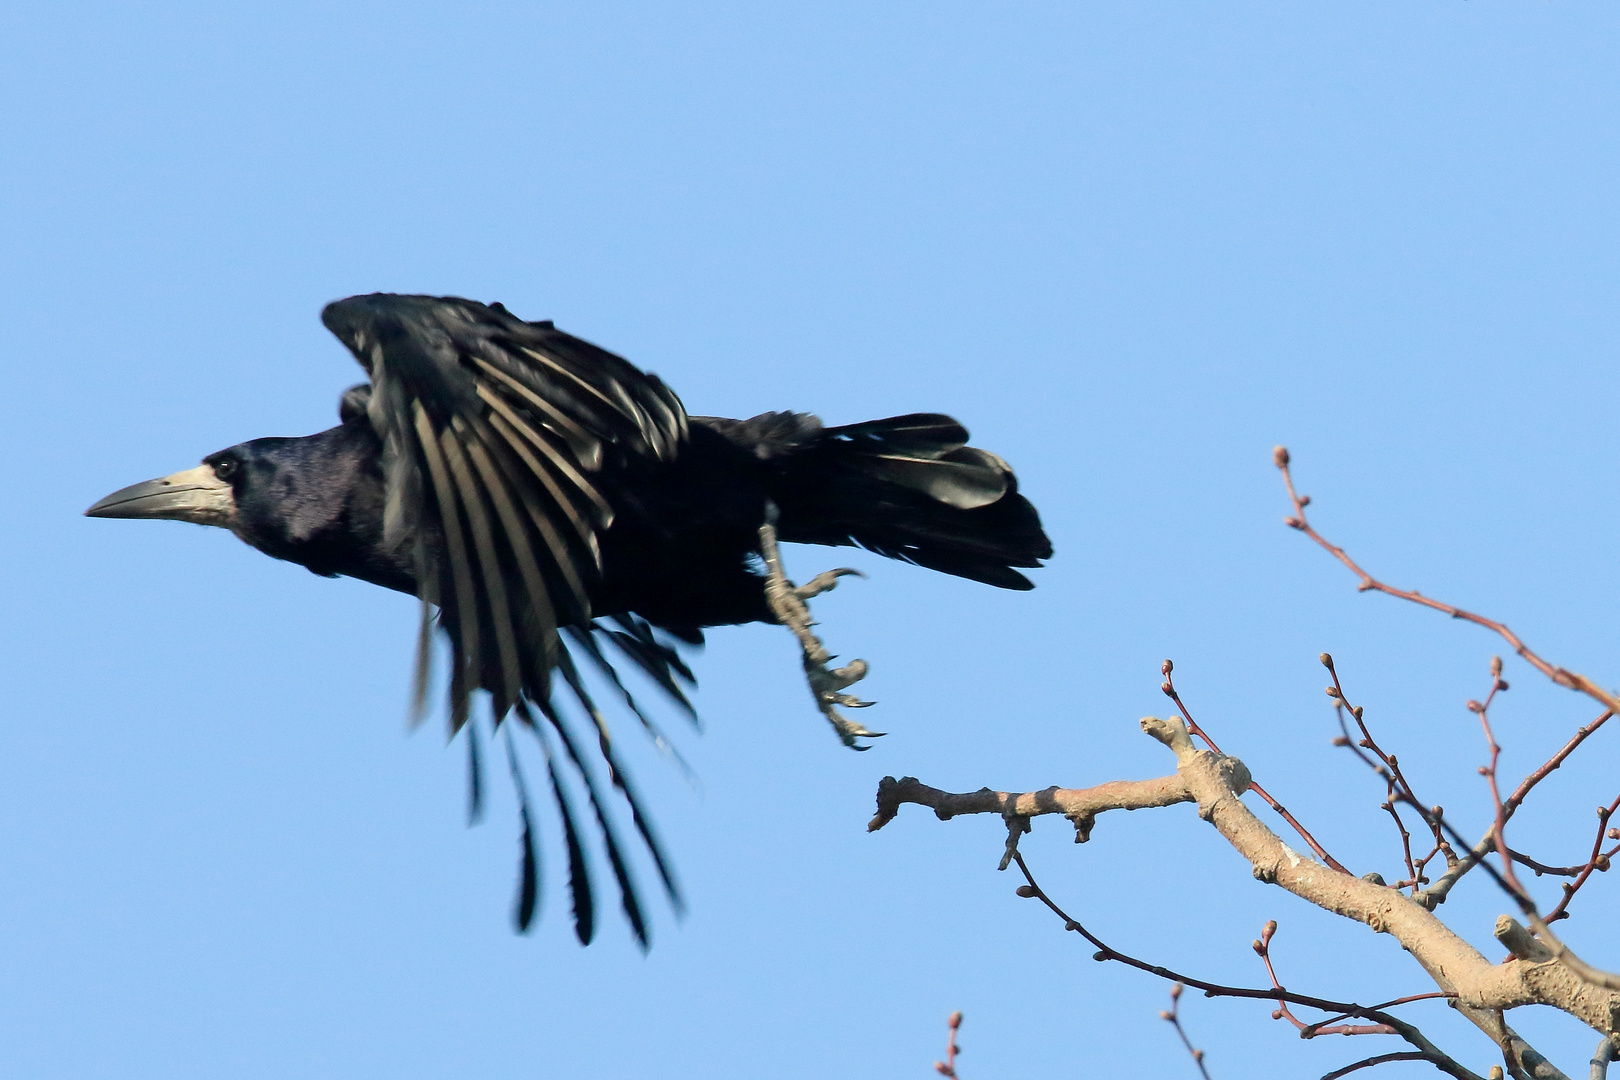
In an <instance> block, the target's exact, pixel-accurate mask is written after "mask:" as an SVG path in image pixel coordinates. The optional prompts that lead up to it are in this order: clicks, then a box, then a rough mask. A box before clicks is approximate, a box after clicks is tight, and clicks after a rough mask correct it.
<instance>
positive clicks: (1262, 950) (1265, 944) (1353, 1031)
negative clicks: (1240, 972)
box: [1251, 919, 1454, 1039]
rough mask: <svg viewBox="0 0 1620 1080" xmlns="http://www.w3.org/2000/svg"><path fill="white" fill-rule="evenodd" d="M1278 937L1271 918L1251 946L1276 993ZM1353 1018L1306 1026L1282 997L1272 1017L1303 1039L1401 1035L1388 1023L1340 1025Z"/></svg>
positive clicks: (1414, 997) (1435, 994) (1344, 1016)
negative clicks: (1274, 943)
mask: <svg viewBox="0 0 1620 1080" xmlns="http://www.w3.org/2000/svg"><path fill="white" fill-rule="evenodd" d="M1276 934H1277V920H1276V919H1272V920H1271V921H1269V922H1267V923H1266V925H1265V926H1264V927H1262V928H1261V930H1260V936H1259V937H1258V938H1256V939H1255V940H1254V941H1253V942H1252V943H1251V944H1252V947H1253V949H1254V951H1255V953H1257V954H1258V955H1259V957H1260V959H1261V960H1264V961H1265V963H1266V974H1267V975H1269V976H1270V977H1271V985H1272V987H1273V988H1274V989H1276V990H1281V989H1282V988H1283V985H1282V983H1281V982H1279V981H1278V980H1277V969H1276V968H1274V967H1272V965H1271V939H1272V938H1273V937H1275V936H1276ZM1450 996H1454V995H1449V994H1447V993H1445V992H1444V991H1433V992H1430V993H1427V994H1409V995H1407V996H1406V997H1403V998H1396V999H1395V1000H1394V1001H1391V1002H1386V1003H1385V1004H1383V1005H1375V1006H1373V1009H1374V1010H1375V1011H1380V1012H1381V1011H1383V1010H1384V1009H1388V1008H1391V1007H1393V1006H1395V1005H1404V1004H1406V1003H1407V1002H1409V1001H1422V1000H1423V999H1425V998H1434V997H1442V998H1443V997H1450ZM1353 1015H1355V1014H1353V1013H1345V1014H1342V1015H1339V1016H1335V1017H1333V1018H1331V1019H1328V1020H1318V1021H1317V1022H1316V1023H1314V1024H1307V1023H1305V1021H1303V1020H1301V1019H1300V1018H1299V1017H1297V1016H1295V1015H1294V1014H1293V1012H1292V1011H1290V1010H1289V1008H1288V1002H1286V1001H1284V1000H1283V999H1282V998H1278V999H1277V1008H1276V1010H1275V1011H1274V1012H1272V1014H1271V1018H1272V1019H1273V1020H1287V1021H1288V1022H1289V1023H1290V1024H1293V1025H1294V1028H1295V1030H1297V1031H1298V1032H1299V1034H1300V1037H1301V1038H1304V1039H1314V1038H1315V1037H1316V1036H1318V1035H1398V1034H1400V1032H1398V1031H1396V1030H1395V1029H1394V1028H1392V1027H1390V1026H1389V1025H1388V1024H1341V1023H1339V1021H1341V1020H1348V1019H1350V1017H1351V1016H1353Z"/></svg>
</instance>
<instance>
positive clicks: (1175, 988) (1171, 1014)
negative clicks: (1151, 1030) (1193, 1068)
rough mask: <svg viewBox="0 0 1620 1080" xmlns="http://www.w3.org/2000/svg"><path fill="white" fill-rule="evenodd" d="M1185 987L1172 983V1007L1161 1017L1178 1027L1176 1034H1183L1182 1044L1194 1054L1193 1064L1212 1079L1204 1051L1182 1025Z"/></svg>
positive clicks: (1206, 1079)
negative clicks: (1194, 1043) (1182, 999)
mask: <svg viewBox="0 0 1620 1080" xmlns="http://www.w3.org/2000/svg"><path fill="white" fill-rule="evenodd" d="M1183 989H1185V987H1184V986H1183V985H1182V984H1181V983H1174V984H1172V985H1171V987H1170V1008H1168V1009H1165V1010H1162V1011H1161V1012H1160V1013H1159V1019H1161V1020H1168V1021H1170V1024H1171V1026H1173V1027H1174V1028H1175V1029H1176V1034H1177V1035H1180V1036H1181V1045H1182V1046H1185V1047H1186V1048H1187V1053H1189V1054H1191V1055H1192V1059H1193V1064H1194V1065H1197V1066H1198V1074H1199V1075H1200V1076H1202V1077H1203V1078H1204V1080H1210V1076H1209V1068H1208V1067H1207V1066H1206V1065H1205V1064H1204V1052H1203V1051H1202V1050H1200V1049H1198V1048H1197V1047H1196V1046H1194V1045H1193V1044H1192V1040H1191V1039H1189V1038H1187V1029H1186V1028H1184V1027H1182V1026H1181V991H1182V990H1183Z"/></svg>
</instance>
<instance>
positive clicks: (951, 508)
mask: <svg viewBox="0 0 1620 1080" xmlns="http://www.w3.org/2000/svg"><path fill="white" fill-rule="evenodd" d="M967 440H968V433H967V430H966V429H965V428H963V427H962V425H961V424H959V423H957V422H956V421H955V420H953V419H951V418H950V417H948V416H941V415H939V414H936V413H914V414H911V415H908V416H895V417H890V418H888V419H886V420H872V421H868V422H866V423H864V424H851V425H848V426H846V427H836V428H826V429H824V430H822V431H821V432H820V437H819V438H814V439H806V440H804V441H803V442H801V443H800V444H799V446H797V447H796V448H795V452H793V453H791V454H789V455H786V457H785V458H784V459H783V460H782V461H781V469H782V472H781V488H782V490H781V492H780V497H779V500H778V501H779V503H780V506H781V511H782V523H781V533H782V539H784V540H791V541H797V542H800V543H810V544H832V545H840V544H857V545H859V546H861V547H864V548H868V549H870V550H872V551H875V552H877V553H878V554H880V555H886V556H888V557H889V558H893V559H902V560H904V561H906V562H911V563H916V564H917V565H919V566H926V567H928V568H930V569H933V570H939V571H941V572H943V573H947V574H953V575H955V576H957V577H964V578H970V579H972V580H974V581H982V582H985V583H986V584H990V585H996V586H999V587H1001V588H1004V589H1029V588H1033V586H1032V585H1031V584H1030V582H1029V579H1028V578H1026V577H1024V575H1023V574H1020V573H1019V572H1018V571H1017V570H1014V569H1013V567H1035V566H1040V565H1041V561H1042V560H1043V559H1047V558H1050V557H1051V555H1052V542H1051V541H1050V540H1049V539H1047V536H1046V533H1045V532H1044V531H1043V530H1042V529H1041V521H1040V515H1039V514H1037V513H1036V511H1035V507H1034V506H1033V505H1031V503H1030V501H1029V500H1028V499H1026V498H1024V497H1023V496H1022V495H1020V494H1019V493H1018V480H1017V478H1016V477H1015V476H1014V475H1013V471H1012V469H1011V467H1010V466H1008V464H1007V463H1006V462H1005V461H1003V460H1002V459H1001V458H999V457H997V456H996V455H995V454H992V453H989V452H988V451H985V450H980V449H978V448H977V447H973V446H968V445H967Z"/></svg>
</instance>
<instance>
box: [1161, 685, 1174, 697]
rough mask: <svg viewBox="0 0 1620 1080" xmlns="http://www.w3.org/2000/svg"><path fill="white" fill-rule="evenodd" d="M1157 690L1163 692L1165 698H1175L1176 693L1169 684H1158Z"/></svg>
mask: <svg viewBox="0 0 1620 1080" xmlns="http://www.w3.org/2000/svg"><path fill="white" fill-rule="evenodd" d="M1159 689H1160V690H1163V691H1164V696H1165V697H1174V696H1175V693H1176V691H1175V689H1174V688H1173V687H1171V685H1170V684H1169V683H1167V682H1162V683H1160V684H1159Z"/></svg>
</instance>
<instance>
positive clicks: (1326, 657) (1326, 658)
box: [1317, 653, 1333, 671]
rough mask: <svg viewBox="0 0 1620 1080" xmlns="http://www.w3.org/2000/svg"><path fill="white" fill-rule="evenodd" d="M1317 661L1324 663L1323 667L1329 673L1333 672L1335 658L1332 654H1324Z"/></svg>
mask: <svg viewBox="0 0 1620 1080" xmlns="http://www.w3.org/2000/svg"><path fill="white" fill-rule="evenodd" d="M1317 659H1318V660H1320V661H1322V666H1323V667H1325V668H1327V669H1328V670H1329V671H1332V670H1333V656H1332V655H1331V654H1330V653H1323V654H1322V655H1321V656H1318V657H1317Z"/></svg>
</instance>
